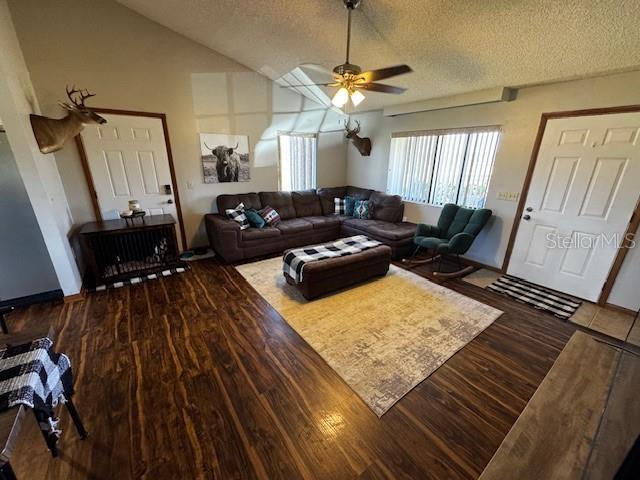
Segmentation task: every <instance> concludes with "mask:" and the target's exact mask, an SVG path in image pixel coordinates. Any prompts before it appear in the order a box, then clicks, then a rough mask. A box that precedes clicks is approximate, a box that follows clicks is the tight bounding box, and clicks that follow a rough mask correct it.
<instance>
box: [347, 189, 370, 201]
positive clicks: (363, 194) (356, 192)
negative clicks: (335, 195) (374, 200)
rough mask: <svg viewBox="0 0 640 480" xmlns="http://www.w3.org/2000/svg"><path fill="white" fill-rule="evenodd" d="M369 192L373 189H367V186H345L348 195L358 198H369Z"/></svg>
mask: <svg viewBox="0 0 640 480" xmlns="http://www.w3.org/2000/svg"><path fill="white" fill-rule="evenodd" d="M371 192H373V190H369V189H367V188H360V187H351V186H349V187H347V193H346V195H347V196H348V197H354V198H357V199H358V200H369V197H370V196H371Z"/></svg>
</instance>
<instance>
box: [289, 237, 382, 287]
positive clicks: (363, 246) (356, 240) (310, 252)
mask: <svg viewBox="0 0 640 480" xmlns="http://www.w3.org/2000/svg"><path fill="white" fill-rule="evenodd" d="M378 245H382V243H380V242H378V241H376V240H371V239H370V238H369V237H367V236H366V235H355V236H353V237H347V238H341V239H339V240H336V241H335V242H330V243H324V244H322V245H312V246H309V247H302V248H296V249H294V250H289V251H288V252H286V253H285V254H284V257H283V265H282V270H283V271H284V273H286V274H287V275H289V276H290V277H291V278H292V279H293V280H294V281H295V282H296V283H300V282H302V271H303V269H304V266H305V265H306V264H307V263H309V262H315V261H317V260H322V259H324V258H334V257H344V256H345V255H353V254H354V253H360V252H363V251H365V250H369V249H370V248H374V247H377V246H378Z"/></svg>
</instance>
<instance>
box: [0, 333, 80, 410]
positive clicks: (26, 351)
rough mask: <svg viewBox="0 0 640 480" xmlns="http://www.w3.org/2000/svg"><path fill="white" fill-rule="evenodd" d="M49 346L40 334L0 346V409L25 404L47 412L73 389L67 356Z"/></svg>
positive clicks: (63, 399) (51, 343) (51, 342)
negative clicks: (20, 342)
mask: <svg viewBox="0 0 640 480" xmlns="http://www.w3.org/2000/svg"><path fill="white" fill-rule="evenodd" d="M52 346H53V341H51V339H49V338H40V339H38V340H34V341H32V342H29V343H25V344H22V345H16V346H10V347H7V348H6V349H4V350H0V411H3V410H7V409H9V408H11V407H14V406H16V405H26V406H28V407H31V408H33V409H34V410H38V411H41V412H43V413H46V414H47V415H48V416H50V415H52V409H53V407H55V406H56V405H57V404H58V402H59V401H63V402H64V401H65V400H66V398H67V397H68V396H70V395H71V394H72V393H73V376H72V373H71V363H70V362H69V358H68V357H67V356H66V355H64V354H62V353H55V352H54V351H53V349H52V348H51V347H52ZM66 396H67V397H66Z"/></svg>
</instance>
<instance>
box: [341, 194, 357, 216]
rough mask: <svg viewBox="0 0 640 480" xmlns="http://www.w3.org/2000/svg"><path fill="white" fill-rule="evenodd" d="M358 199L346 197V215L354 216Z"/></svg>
mask: <svg viewBox="0 0 640 480" xmlns="http://www.w3.org/2000/svg"><path fill="white" fill-rule="evenodd" d="M356 202H358V199H357V198H355V197H344V214H345V215H349V216H350V217H352V216H353V209H354V208H355V207H356Z"/></svg>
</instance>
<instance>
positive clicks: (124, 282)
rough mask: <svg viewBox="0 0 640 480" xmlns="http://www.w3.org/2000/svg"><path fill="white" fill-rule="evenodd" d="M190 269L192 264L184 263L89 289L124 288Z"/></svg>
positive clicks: (97, 290)
mask: <svg viewBox="0 0 640 480" xmlns="http://www.w3.org/2000/svg"><path fill="white" fill-rule="evenodd" d="M188 270H191V266H190V265H187V264H184V266H182V267H176V268H167V269H166V270H161V271H159V272H156V273H148V274H147V275H142V276H139V277H131V278H127V279H126V280H120V281H118V282H113V283H107V284H105V285H98V286H97V287H95V288H92V289H89V292H91V293H93V292H104V291H105V290H112V289H114V288H122V287H126V286H129V285H136V284H138V283H143V282H148V281H149V280H156V279H158V278H160V277H169V276H171V275H175V274H176V273H183V272H186V271H188Z"/></svg>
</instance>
